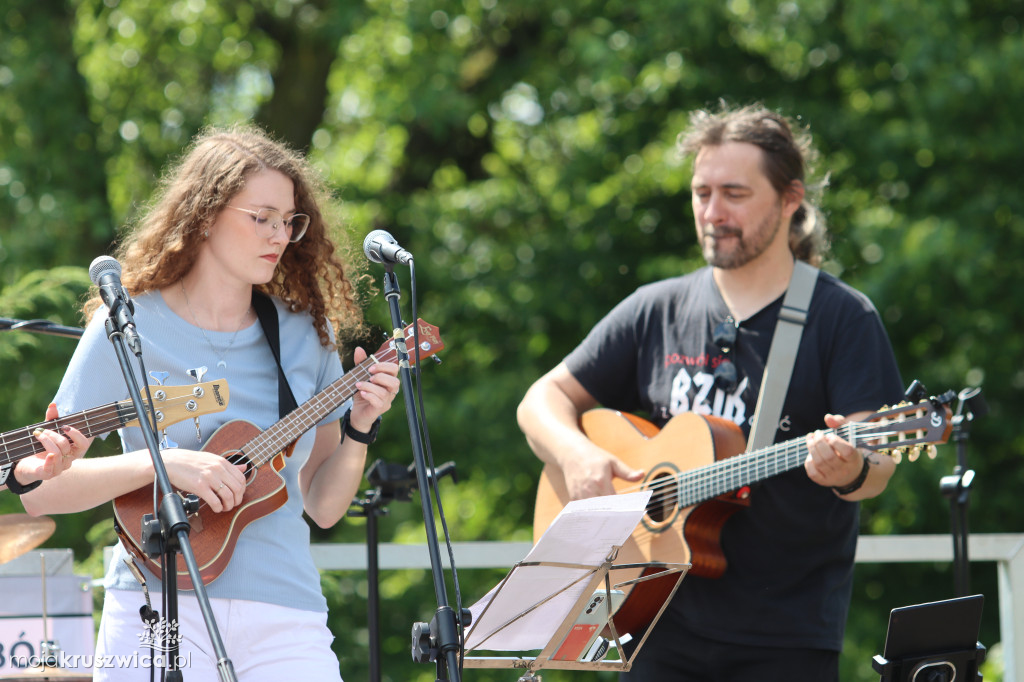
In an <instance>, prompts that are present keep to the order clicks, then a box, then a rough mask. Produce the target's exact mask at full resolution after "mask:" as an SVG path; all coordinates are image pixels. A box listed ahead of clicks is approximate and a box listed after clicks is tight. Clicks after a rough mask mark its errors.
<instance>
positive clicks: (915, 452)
mask: <svg viewBox="0 0 1024 682" xmlns="http://www.w3.org/2000/svg"><path fill="white" fill-rule="evenodd" d="M920 456H921V448H919V447H917V446H916V445H915V446H914V447H912V448H910V455H909V459H910V461H911V462H916V461H917V458H918V457H920Z"/></svg>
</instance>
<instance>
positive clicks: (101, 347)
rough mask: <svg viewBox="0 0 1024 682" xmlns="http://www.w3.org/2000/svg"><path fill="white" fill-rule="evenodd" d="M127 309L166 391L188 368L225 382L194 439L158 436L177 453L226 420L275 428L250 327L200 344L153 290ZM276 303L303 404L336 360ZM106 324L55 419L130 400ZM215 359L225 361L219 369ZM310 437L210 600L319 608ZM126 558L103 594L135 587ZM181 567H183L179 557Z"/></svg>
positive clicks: (133, 433)
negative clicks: (277, 503) (307, 485)
mask: <svg viewBox="0 0 1024 682" xmlns="http://www.w3.org/2000/svg"><path fill="white" fill-rule="evenodd" d="M134 303H135V314H134V317H135V322H136V326H137V329H138V333H139V336H140V337H141V340H142V357H143V361H144V362H145V366H146V371H147V372H148V373H149V374H150V375H151V377H152V375H155V374H156V373H158V372H166V373H168V376H167V378H166V379H163V383H164V385H171V386H188V385H191V384H194V383H195V379H194V378H193V377H192V376H190V375H189V374H188V370H189V369H195V368H198V367H204V366H205V367H206V368H207V371H206V373H205V375H204V376H203V381H210V380H213V379H225V380H227V383H228V389H229V392H230V399H229V401H228V406H227V409H226V410H224V411H223V412H217V413H213V414H207V415H203V416H200V417H199V430H200V434H199V435H198V437H197V433H196V424H195V422H194V421H193V420H192V419H188V420H186V421H182V422H179V423H177V424H173V425H171V426H169V427H168V428H167V431H166V434H167V437H168V438H169V439H170V440H171V441H173V442H174V443H176V444H177V445H178V446H179V447H182V448H188V449H193V450H195V449H201V447H202V444H203V443H205V442H206V441H207V440H209V438H210V437H211V436H212V435H213V433H214V432H215V431H216V430H217V429H218V428H219V427H220V426H221V425H223V424H225V423H226V422H228V421H231V420H234V419H242V420H245V421H248V422H251V423H253V424H255V425H256V426H258V427H259V428H260V429H266V428H267V427H269V426H271V425H272V424H274V423H275V422H277V421H278V419H279V412H278V404H277V403H278V401H277V392H278V379H277V365H276V363H275V362H274V356H273V354H272V353H271V350H270V345H269V344H268V342H267V340H266V337H265V336H264V334H263V329H262V327H261V326H260V324H259V323H258V322H257V323H254V324H253V325H251V326H250V327H247V328H245V329H242V330H240V331H238V333H237V336H236V335H235V334H234V332H215V331H210V330H205V337H204V335H203V333H202V331H201V330H200V329H199V328H198V327H196V326H195V325H193V324H191V323H189V322H187V321H185V320H183V319H182V318H180V317H178V316H177V315H176V314H175V313H174V312H173V311H171V309H170V308H168V307H167V304H166V303H164V300H163V297H162V296H161V295H160V293H159V292H149V293H146V294H142V295H140V296H138V297H136V298H135V299H134ZM274 304H275V306H276V308H277V314H278V318H279V326H280V338H281V364H282V366H283V368H284V371H285V376H287V378H288V384H289V385H290V386H291V389H292V393H293V394H294V396H295V400H296V401H297V402H298V404H299V405H301V404H302V403H304V402H305V401H306V400H308V399H309V398H311V397H312V396H314V395H315V394H317V393H319V392H320V391H322V390H323V389H324V388H325V387H327V386H328V385H329V384H330V383H331V382H333V381H335V380H336V379H338V378H339V377H340V376H341V375H342V368H341V361H340V360H339V358H338V355H337V353H336V352H335V351H334V350H332V349H329V348H325V347H324V346H322V345H321V344H320V337H319V336H318V335H317V333H316V329H315V327H314V326H313V320H312V317H311V316H310V315H308V314H306V313H292V312H289V311H288V310H287V309H286V307H285V306H284V304H283V303H282V302H281V301H279V300H277V299H276V298H275V299H274ZM106 318H107V314H106V309H105V308H101V309H100V311H99V312H98V313H97V314H96V315H95V316H94V317H93V319H92V321H91V322H90V323H89V325H88V327H87V328H86V331H85V334H84V335H83V336H82V339H81V341H80V342H79V345H78V348H77V349H76V350H75V353H74V356H73V357H72V359H71V363H70V365H69V366H68V370H67V373H66V374H65V375H64V379H63V381H62V382H61V385H60V389H59V390H58V392H57V397H56V398H55V402H56V403H57V409H58V410H59V412H60V414H72V413H75V412H80V411H83V410H86V409H89V408H92V407H97V406H100V405H105V404H107V403H110V402H113V401H116V400H124V399H126V398H127V397H128V389H127V387H126V384H125V380H124V376H123V374H122V373H121V369H120V365H119V363H118V361H117V356H116V354H115V352H114V348H113V346H112V344H111V343H110V341H109V340H108V339H107V336H106V332H105V331H104V324H103V323H104V321H105V320H106ZM232 338H233V341H232ZM225 351H226V352H225ZM129 357H130V359H131V362H132V364H133V367H134V368H135V371H136V373H137V372H138V369H137V363H136V362H135V358H134V356H132V355H131V354H129ZM221 358H223V361H224V362H223V364H222V365H221V366H218V361H219V360H221ZM225 365H226V366H225ZM151 377H147V381H146V382H145V383H148V384H150V385H151V386H152V385H154V384H155V383H156V382H154V381H153V379H152V378H151ZM139 381H140V385H141V383H142V381H141V379H140V380H139ZM348 407H349V404H348V403H347V402H346V403H345V404H343V405H341V406H340V407H338V409H337V410H335V411H334V412H333V413H331V414H330V415H328V416H327V417H325V418H324V419H323V420H322V421H321V422H320V425H322V424H327V423H330V422H332V421H336V420H338V419H340V418H341V416H342V415H343V414H344V411H345V410H346V409H348ZM120 435H121V443H122V447H123V448H124V451H125V452H130V451H133V450H140V449H143V450H144V449H146V444H145V441H144V439H143V437H142V431H141V430H140V429H139V428H137V427H132V428H127V429H122V430H121V431H120ZM314 437H315V428H314V429H311V430H309V431H307V432H306V433H305V434H304V435H303V436H302V437H301V438H300V439H299V440H298V442H297V443H296V445H295V448H294V450H293V452H292V455H291V456H290V457H287V458H285V467H284V469H282V470H281V472H280V473H281V475H282V476H283V477H284V479H285V481H286V483H287V490H288V501H287V502H286V503H285V504H284V506H282V507H281V508H280V509H277V510H276V511H274V512H273V513H271V514H269V515H267V516H264V517H263V518H260V519H258V520H256V521H254V522H253V523H251V524H250V525H249V526H247V527H246V528H245V530H243V531H242V533H241V534H240V535H239V538H238V544H237V546H236V547H235V550H234V552H233V554H232V557H231V561H230V563H229V564H228V566H227V568H226V569H225V570H224V572H223V573H222V574H221V575H220V577H218V578H217V579H216V580H214V581H213V582H212V583H210V584H209V585H208V586H207V593H208V594H209V596H211V597H223V598H228V599H248V600H252V601H262V602H269V603H273V604H279V605H282V606H290V607H294V608H300V609H304V610H308V611H326V610H327V602H326V600H325V599H324V596H323V593H322V592H321V589H320V576H319V573H318V571H317V569H316V566H315V565H314V564H313V559H312V556H311V555H310V549H309V526H308V525H307V523H306V521H305V519H304V518H303V517H302V512H303V506H302V494H301V492H300V490H299V485H298V474H299V469H301V468H302V465H303V464H305V462H306V460H307V459H308V458H309V454H310V451H311V450H312V447H313V441H314ZM239 445H241V443H239ZM111 513H112V512H111ZM125 522H126V523H127V520H125ZM125 556H126V553H125V550H124V549H123V548H122V547H121V545H120V544H119V545H118V546H117V549H116V550H115V553H114V558H113V561H112V562H111V565H110V570H109V571H108V572H107V575H106V578H105V580H104V586H105V587H106V588H108V589H111V588H114V589H127V590H140V589H141V586H140V585H139V584H138V582H137V581H136V580H135V578H134V577H133V576H132V575H131V573H130V572H129V570H128V569H127V567H126V566H125V565H124V562H123V561H122V559H123V558H124V557H125ZM179 566H180V567H183V559H181V558H179ZM143 570H144V571H145V572H146V578H147V581H148V586H149V589H150V591H151V592H153V593H157V592H159V591H160V588H161V585H160V581H159V579H158V577H157V576H154V575H152V574H151V573H150V572H149V571H146V570H145V569H143ZM140 604H141V601H140Z"/></svg>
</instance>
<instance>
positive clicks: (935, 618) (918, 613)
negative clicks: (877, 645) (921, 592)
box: [871, 594, 985, 682]
mask: <svg viewBox="0 0 1024 682" xmlns="http://www.w3.org/2000/svg"><path fill="white" fill-rule="evenodd" d="M984 602H985V598H984V596H982V595H980V594H975V595H971V596H968V597H958V598H956V599H947V600H945V601H937V602H929V603H927V604H916V605H914V606H903V607H900V608H896V609H893V610H892V612H891V613H890V614H889V631H888V632H887V633H886V636H885V650H884V653H883V654H882V655H881V656H875V657H874V659H872V661H871V667H872V668H874V669H875V672H877V673H879V674H880V675H881V676H882V677H881V680H880V682H953V681H954V680H958V681H962V682H976V681H978V680H981V679H982V677H981V672H980V667H981V664H982V663H983V662H984V661H985V647H984V646H982V644H981V642H979V641H978V630H979V628H980V627H981V609H982V606H984Z"/></svg>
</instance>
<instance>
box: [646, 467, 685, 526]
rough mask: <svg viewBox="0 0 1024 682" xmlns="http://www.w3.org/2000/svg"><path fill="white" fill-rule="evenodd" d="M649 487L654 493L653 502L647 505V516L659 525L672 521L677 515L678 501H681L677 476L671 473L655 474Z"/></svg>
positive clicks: (652, 495)
mask: <svg viewBox="0 0 1024 682" xmlns="http://www.w3.org/2000/svg"><path fill="white" fill-rule="evenodd" d="M647 487H648V488H649V489H650V490H651V491H652V494H651V501H650V502H648V503H647V515H648V516H649V517H650V518H651V520H652V521H655V522H657V523H661V522H663V521H667V520H669V519H671V518H672V516H673V515H674V514H675V513H676V500H678V499H679V487H678V485H677V483H676V480H675V476H674V475H672V474H670V473H662V474H655V475H654V476H652V477H651V479H650V481H649V482H648V485H647Z"/></svg>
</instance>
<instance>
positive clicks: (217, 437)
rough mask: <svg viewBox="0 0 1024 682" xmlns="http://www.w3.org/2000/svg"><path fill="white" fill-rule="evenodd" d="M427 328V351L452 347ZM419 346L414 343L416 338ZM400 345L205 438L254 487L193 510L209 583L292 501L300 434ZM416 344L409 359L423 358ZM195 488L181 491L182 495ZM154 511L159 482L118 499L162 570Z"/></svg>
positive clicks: (125, 519)
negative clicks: (270, 412) (225, 504)
mask: <svg viewBox="0 0 1024 682" xmlns="http://www.w3.org/2000/svg"><path fill="white" fill-rule="evenodd" d="M416 327H417V329H418V331H419V341H420V345H419V357H420V358H421V359H422V358H428V357H430V356H432V355H434V354H435V353H437V352H438V351H440V350H442V349H443V348H444V344H443V343H442V341H441V336H440V334H439V332H438V329H437V327H435V326H433V325H431V324H428V323H426V322H424V321H423V320H417V321H416ZM404 335H405V338H406V339H412V338H413V325H411V324H410V325H408V326H407V327H406V328H405V330H404ZM410 345H411V344H410ZM397 359H398V351H397V349H396V348H395V346H394V341H388V342H387V343H385V344H384V345H383V346H381V347H380V348H379V349H378V350H377V352H376V353H374V354H372V355H370V356H368V357H367V358H366V359H365V360H364V361H363V362H361V363H359V364H358V365H356V366H355V367H353V368H352V369H351V370H350V371H348V372H346V373H345V374H344V375H342V376H341V377H340V378H339V379H338V380H336V381H335V382H333V383H332V384H330V385H329V386H328V387H327V388H325V389H324V390H322V391H320V392H319V393H317V394H316V395H315V396H313V397H312V398H310V399H309V400H307V401H306V402H304V403H302V404H301V405H299V406H298V407H296V408H295V409H294V410H292V411H291V412H289V413H288V414H287V415H285V416H284V417H283V418H282V419H281V420H280V421H278V422H277V423H275V424H273V425H272V426H270V427H269V428H268V429H267V430H266V431H261V430H260V429H259V427H257V426H256V425H254V424H252V423H250V422H247V421H244V420H241V419H236V420H233V421H230V422H228V423H226V424H224V425H223V426H221V427H220V428H219V429H217V431H215V432H214V434H213V435H212V436H210V439H209V440H208V441H207V442H206V444H205V445H203V450H205V451H206V452H213V453H219V454H220V455H221V456H223V457H226V458H227V459H229V460H231V461H232V462H234V463H235V464H244V465H245V466H246V469H245V476H246V486H245V493H244V495H243V496H242V502H241V504H239V505H238V506H236V507H235V508H233V509H231V510H230V511H227V512H221V513H218V512H214V511H212V510H211V509H210V507H209V506H208V505H206V504H205V503H200V504H199V508H198V510H197V511H195V512H194V513H192V514H190V515H189V518H188V520H189V524H190V526H191V528H192V530H191V532H190V534H189V540H190V543H191V545H192V550H193V553H194V554H195V558H196V563H197V564H198V567H199V575H200V577H201V578H202V581H203V584H204V585H209V584H210V583H211V582H213V581H214V580H216V579H217V578H218V577H219V576H220V575H221V574H222V573H223V572H224V569H225V568H227V565H228V562H229V561H230V560H231V555H232V553H233V552H234V549H235V545H236V544H237V542H238V536H239V535H240V534H241V532H242V531H243V530H244V529H245V527H246V526H248V525H249V524H251V523H252V522H254V521H256V520H257V519H260V518H262V517H264V516H266V515H267V514H270V513H271V512H273V511H275V510H277V509H279V508H280V507H282V506H283V505H284V503H285V502H287V501H288V490H287V488H286V485H285V480H284V477H282V476H281V474H280V471H281V470H282V469H284V467H285V463H286V462H285V458H286V457H289V456H291V453H292V449H293V448H294V446H295V441H297V440H298V439H299V437H301V436H302V435H303V434H304V433H306V432H307V431H309V430H310V429H312V428H313V427H314V426H316V424H317V423H318V422H319V421H320V420H322V419H323V418H324V417H326V416H327V415H329V414H330V413H331V412H333V411H334V410H336V409H337V408H338V407H339V406H340V405H341V404H342V403H344V402H345V401H346V400H348V399H349V398H351V397H352V396H354V395H355V394H356V387H355V386H356V382H359V381H369V380H370V377H371V376H372V375H371V374H370V366H371V365H373V364H376V363H381V362H396V361H397ZM415 360H416V353H415V349H410V352H409V361H410V363H413V362H415ZM187 493H188V491H180V490H179V491H178V494H179V495H181V496H182V497H185V496H186V495H187ZM152 513H153V486H152V485H147V486H143V487H142V488H139V489H138V490H135V491H132V492H130V493H127V494H125V495H121V496H120V497H117V498H114V520H115V524H114V530H116V531H117V534H118V536H119V537H120V538H121V541H122V542H123V543H124V546H125V548H126V549H127V550H128V551H129V552H130V553H131V554H132V555H133V556H134V557H135V558H136V559H138V560H139V561H140V562H142V564H144V565H145V566H146V567H147V568H148V569H149V570H150V571H152V572H153V573H155V574H156V575H158V576H159V575H161V565H162V557H157V558H154V557H150V556H149V555H148V554H146V552H145V551H144V549H143V547H144V542H143V532H142V520H143V517H144V516H147V515H151V514H152ZM177 585H178V587H179V589H184V590H190V589H192V579H191V577H190V576H189V574H188V570H187V568H186V567H184V566H179V567H178V570H177Z"/></svg>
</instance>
